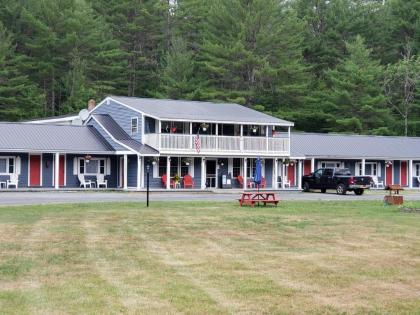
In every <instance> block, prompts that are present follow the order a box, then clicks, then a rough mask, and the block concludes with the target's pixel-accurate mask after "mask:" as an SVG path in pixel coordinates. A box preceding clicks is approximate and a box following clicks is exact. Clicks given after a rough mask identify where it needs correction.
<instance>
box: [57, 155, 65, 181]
mask: <svg viewBox="0 0 420 315" xmlns="http://www.w3.org/2000/svg"><path fill="white" fill-rule="evenodd" d="M64 167H65V158H64V155H60V165H59V170H58V185H60V186H64V176H65V171H64Z"/></svg>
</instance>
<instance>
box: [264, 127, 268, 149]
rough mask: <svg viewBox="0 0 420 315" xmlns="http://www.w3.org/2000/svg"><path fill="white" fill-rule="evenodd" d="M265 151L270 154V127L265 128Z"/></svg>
mask: <svg viewBox="0 0 420 315" xmlns="http://www.w3.org/2000/svg"><path fill="white" fill-rule="evenodd" d="M265 151H267V152H268V126H265Z"/></svg>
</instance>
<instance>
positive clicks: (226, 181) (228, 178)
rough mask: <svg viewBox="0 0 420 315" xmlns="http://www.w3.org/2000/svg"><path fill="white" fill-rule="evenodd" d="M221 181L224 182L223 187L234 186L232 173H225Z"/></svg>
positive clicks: (229, 187)
mask: <svg viewBox="0 0 420 315" xmlns="http://www.w3.org/2000/svg"><path fill="white" fill-rule="evenodd" d="M221 182H222V188H223V189H231V188H232V175H231V174H230V173H229V174H223V175H222V180H221Z"/></svg>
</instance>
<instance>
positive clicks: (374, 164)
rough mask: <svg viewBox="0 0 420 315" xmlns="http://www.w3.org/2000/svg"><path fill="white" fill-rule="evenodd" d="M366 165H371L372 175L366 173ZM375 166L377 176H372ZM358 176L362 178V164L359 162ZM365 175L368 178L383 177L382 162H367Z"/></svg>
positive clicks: (356, 167) (356, 170)
mask: <svg viewBox="0 0 420 315" xmlns="http://www.w3.org/2000/svg"><path fill="white" fill-rule="evenodd" d="M366 165H370V169H371V173H370V174H367V173H366ZM373 166H375V167H376V175H375V174H372V170H373ZM355 173H356V176H362V162H357V163H356V165H355ZM365 175H366V176H376V177H378V178H380V177H382V167H381V163H380V162H365Z"/></svg>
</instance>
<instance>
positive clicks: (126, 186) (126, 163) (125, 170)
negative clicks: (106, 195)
mask: <svg viewBox="0 0 420 315" xmlns="http://www.w3.org/2000/svg"><path fill="white" fill-rule="evenodd" d="M123 176H124V187H123V188H124V189H127V188H128V183H127V181H128V155H127V154H124V174H123Z"/></svg>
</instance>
